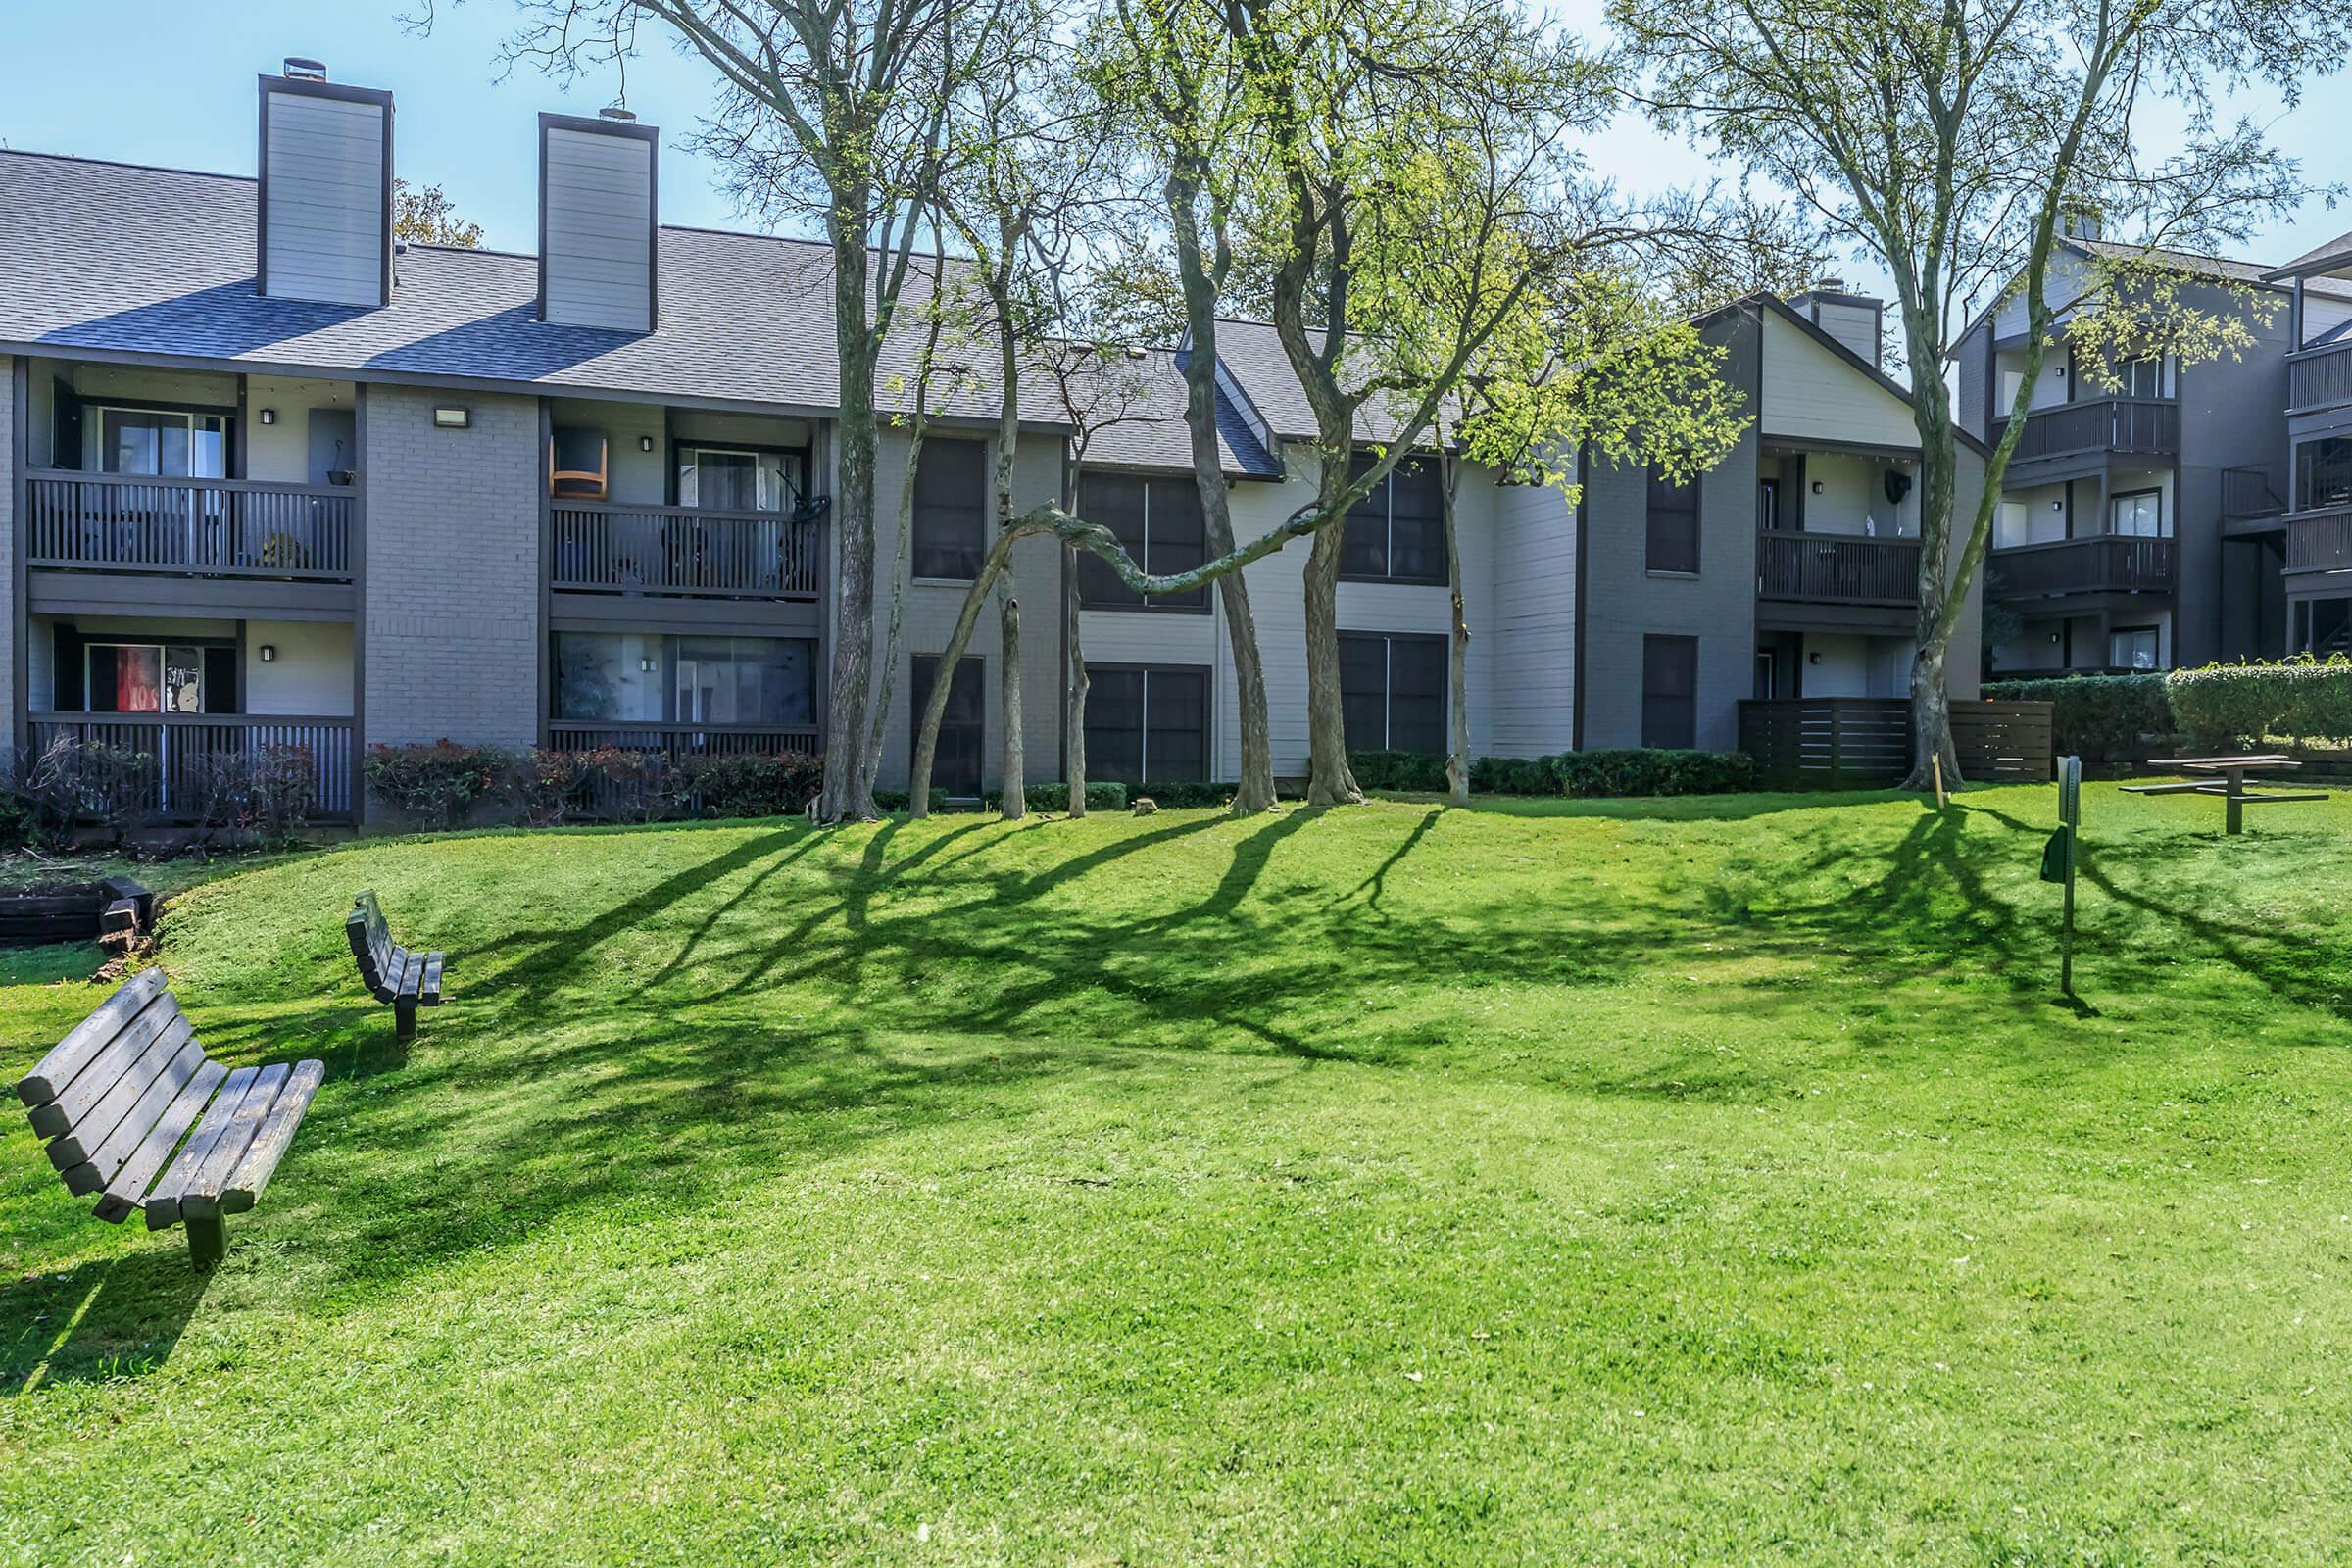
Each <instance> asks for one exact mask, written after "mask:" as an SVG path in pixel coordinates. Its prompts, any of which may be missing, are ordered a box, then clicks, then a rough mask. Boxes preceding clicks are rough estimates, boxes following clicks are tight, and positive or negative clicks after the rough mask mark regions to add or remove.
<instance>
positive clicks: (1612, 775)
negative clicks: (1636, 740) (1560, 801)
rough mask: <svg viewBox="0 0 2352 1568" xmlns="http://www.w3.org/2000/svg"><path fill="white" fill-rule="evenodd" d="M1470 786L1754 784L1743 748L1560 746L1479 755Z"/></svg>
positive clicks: (1598, 796)
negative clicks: (1531, 753)
mask: <svg viewBox="0 0 2352 1568" xmlns="http://www.w3.org/2000/svg"><path fill="white" fill-rule="evenodd" d="M1470 787H1471V788H1473V789H1478V790H1485V791H1487V792H1489V793H1491V794H1495V795H1570V796H1576V797H1579V798H1582V799H1586V800H1606V799H1614V798H1619V797H1625V796H1637V795H1730V794H1735V793H1737V792H1739V791H1740V790H1752V789H1754V788H1755V787H1756V760H1755V759H1754V758H1752V757H1749V756H1747V755H1746V754H1745V753H1744V752H1690V751H1671V750H1667V749H1664V748H1659V747H1644V748H1638V749H1633V750H1627V751H1613V752H1563V753H1561V754H1560V755H1559V756H1557V757H1537V758H1516V757H1482V758H1480V759H1479V760H1477V761H1476V762H1475V763H1473V764H1472V765H1471V768H1470Z"/></svg>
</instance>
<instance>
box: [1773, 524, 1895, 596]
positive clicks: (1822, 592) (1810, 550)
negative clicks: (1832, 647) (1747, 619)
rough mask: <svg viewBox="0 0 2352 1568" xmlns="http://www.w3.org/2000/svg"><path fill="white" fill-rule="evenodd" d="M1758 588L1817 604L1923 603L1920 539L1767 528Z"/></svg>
mask: <svg viewBox="0 0 2352 1568" xmlns="http://www.w3.org/2000/svg"><path fill="white" fill-rule="evenodd" d="M1756 593H1757V595H1758V596H1759V597H1761V598H1765V599H1794V600H1803V601H1806V602H1808V603H1814V604H1837V605H1915V604H1917V603H1919V541H1918V540H1916V539H1872V538H1868V537H1865V536H1863V535H1860V534H1842V533H1805V532H1790V531H1787V530H1777V529H1767V530H1764V531H1761V532H1759V533H1758V534H1757V535H1756Z"/></svg>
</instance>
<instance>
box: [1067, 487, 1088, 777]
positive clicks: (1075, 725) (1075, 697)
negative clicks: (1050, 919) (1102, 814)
mask: <svg viewBox="0 0 2352 1568" xmlns="http://www.w3.org/2000/svg"><path fill="white" fill-rule="evenodd" d="M1072 499H1073V500H1075V498H1074V497H1073V498H1072ZM1061 554H1062V571H1061V580H1062V595H1061V615H1062V624H1063V625H1065V626H1067V627H1068V628H1069V644H1068V646H1069V651H1070V667H1069V685H1068V692H1069V696H1068V700H1067V702H1065V703H1064V704H1063V707H1062V731H1061V733H1062V740H1063V747H1064V750H1065V752H1066V754H1067V756H1068V757H1069V765H1068V766H1066V767H1064V768H1063V769H1062V775H1063V777H1064V778H1066V779H1067V780H1068V781H1069V790H1070V815H1071V816H1072V817H1084V816H1085V815H1086V693H1087V684H1088V683H1087V678H1086V649H1085V648H1084V647H1083V646H1082V645H1081V643H1080V640H1079V635H1078V628H1079V625H1080V621H1079V618H1078V552H1077V551H1075V550H1073V549H1070V548H1069V547H1067V546H1064V547H1063V549H1062V553H1061Z"/></svg>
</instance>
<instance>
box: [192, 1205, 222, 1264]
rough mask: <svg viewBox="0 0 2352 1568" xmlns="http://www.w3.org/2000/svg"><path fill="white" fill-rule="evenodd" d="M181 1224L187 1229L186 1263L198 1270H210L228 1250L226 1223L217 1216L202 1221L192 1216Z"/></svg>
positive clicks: (210, 1216) (209, 1216) (208, 1216)
mask: <svg viewBox="0 0 2352 1568" xmlns="http://www.w3.org/2000/svg"><path fill="white" fill-rule="evenodd" d="M181 1223H183V1224H184V1225H186V1226H187V1228H188V1261H189V1262H191V1263H193V1264H195V1265H196V1266H197V1267H198V1268H199V1269H208V1268H211V1267H212V1266H213V1265H214V1264H215V1263H218V1262H220V1261H221V1256H222V1255H223V1254H224V1253H226V1252H227V1250H228V1222H227V1221H226V1220H225V1219H223V1218H221V1216H220V1215H219V1214H208V1215H206V1216H205V1217H204V1218H202V1219H197V1218H195V1217H193V1216H191V1217H189V1218H187V1219H185V1220H183V1221H182V1222H181Z"/></svg>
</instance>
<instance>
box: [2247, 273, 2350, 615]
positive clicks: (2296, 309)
mask: <svg viewBox="0 0 2352 1568" xmlns="http://www.w3.org/2000/svg"><path fill="white" fill-rule="evenodd" d="M2264 277H2265V280H2266V281H2268V282H2271V283H2273V284H2277V285H2283V286H2284V287H2286V288H2287V289H2288V290H2289V292H2290V297H2291V304H2290V306H2289V309H2288V313H2287V344H2288V354H2287V357H2286V398H2285V409H2286V455H2285V469H2284V471H2285V475H2286V483H2285V486H2284V492H2285V495H2286V498H2287V499H2286V506H2285V510H2284V513H2283V515H2280V516H2279V517H2278V525H2279V527H2280V528H2281V529H2282V530H2283V541H2282V545H2281V550H2282V553H2283V555H2284V558H2285V564H2284V566H2283V568H2282V571H2283V579H2284V581H2283V591H2284V595H2285V601H2286V603H2285V611H2286V646H2287V648H2288V649H2289V650H2290V651H2295V652H2301V653H2311V654H2320V655H2327V654H2352V234H2339V235H2337V236H2336V237H2335V238H2334V239H2331V240H2329V241H2328V242H2327V244H2325V245H2322V246H2320V247H2319V248H2318V249H2317V250H2314V251H2311V252H2309V253H2308V254H2306V255H2303V256H2300V257H2297V258H2296V259H2295V260H2294V261H2291V262H2289V263H2287V264H2286V265H2285V266H2284V267H2281V268H2278V269H2277V270H2274V271H2271V272H2268V273H2265V274H2264Z"/></svg>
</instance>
